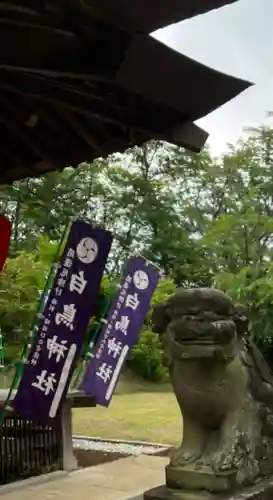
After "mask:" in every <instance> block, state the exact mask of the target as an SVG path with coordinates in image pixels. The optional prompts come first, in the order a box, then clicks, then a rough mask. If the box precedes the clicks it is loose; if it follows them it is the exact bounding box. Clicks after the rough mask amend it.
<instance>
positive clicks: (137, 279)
mask: <svg viewBox="0 0 273 500" xmlns="http://www.w3.org/2000/svg"><path fill="white" fill-rule="evenodd" d="M133 282H134V285H135V287H136V288H138V290H146V288H148V286H149V276H148V274H147V273H145V271H142V270H139V271H136V272H135V273H134V276H133Z"/></svg>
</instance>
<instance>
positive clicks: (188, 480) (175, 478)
mask: <svg viewBox="0 0 273 500" xmlns="http://www.w3.org/2000/svg"><path fill="white" fill-rule="evenodd" d="M236 484H237V483H236V471H234V472H233V471H228V472H222V473H221V474H216V473H215V472H213V471H212V470H211V468H210V467H204V466H202V467H200V468H197V467H196V466H195V467H194V466H192V465H188V466H184V467H172V466H171V465H168V466H167V467H166V485H167V486H168V487H169V488H177V489H185V490H205V491H214V492H217V493H220V492H226V491H231V490H234V489H235V488H236Z"/></svg>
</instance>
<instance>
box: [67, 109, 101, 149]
mask: <svg viewBox="0 0 273 500" xmlns="http://www.w3.org/2000/svg"><path fill="white" fill-rule="evenodd" d="M62 115H63V117H64V119H65V120H66V121H67V123H69V125H70V127H71V129H72V130H74V132H75V133H76V134H77V135H78V136H79V137H80V138H81V139H83V141H85V142H86V144H88V146H90V147H91V148H92V149H93V150H94V151H96V153H97V154H98V155H99V156H103V155H104V154H105V152H104V150H103V147H102V145H101V144H100V143H99V142H98V141H97V140H96V138H95V137H94V135H93V134H92V133H91V131H90V130H88V129H87V128H86V127H85V126H84V124H83V123H82V122H81V121H80V120H79V118H78V117H77V116H76V115H75V113H74V114H73V115H72V114H71V113H69V112H68V111H67V110H62Z"/></svg>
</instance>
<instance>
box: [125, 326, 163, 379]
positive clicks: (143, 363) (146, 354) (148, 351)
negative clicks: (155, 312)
mask: <svg viewBox="0 0 273 500" xmlns="http://www.w3.org/2000/svg"><path fill="white" fill-rule="evenodd" d="M128 367H129V368H130V369H131V370H132V371H133V372H134V373H135V374H136V375H138V376H139V377H142V378H145V379H148V380H151V381H153V382H159V381H160V382H164V381H166V380H168V370H167V367H166V366H165V365H164V361H163V350H162V346H161V342H160V340H159V337H158V335H156V334H155V333H153V332H152V331H150V330H146V329H145V330H143V331H142V332H141V335H140V339H139V342H138V344H137V345H136V346H135V347H134V348H133V349H132V351H131V354H130V359H129V361H128Z"/></svg>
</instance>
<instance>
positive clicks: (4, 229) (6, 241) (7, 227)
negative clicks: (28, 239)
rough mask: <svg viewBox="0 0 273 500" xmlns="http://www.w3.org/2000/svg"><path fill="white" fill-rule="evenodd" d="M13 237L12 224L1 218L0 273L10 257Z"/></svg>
mask: <svg viewBox="0 0 273 500" xmlns="http://www.w3.org/2000/svg"><path fill="white" fill-rule="evenodd" d="M10 237H11V223H10V221H9V220H8V219H7V218H6V217H4V216H3V215H2V216H0V272H1V271H2V269H3V267H4V264H5V261H6V258H7V256H8V251H9V245H10Z"/></svg>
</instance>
